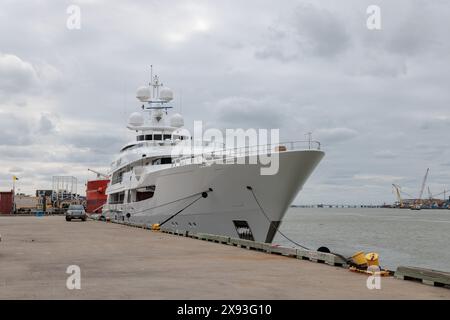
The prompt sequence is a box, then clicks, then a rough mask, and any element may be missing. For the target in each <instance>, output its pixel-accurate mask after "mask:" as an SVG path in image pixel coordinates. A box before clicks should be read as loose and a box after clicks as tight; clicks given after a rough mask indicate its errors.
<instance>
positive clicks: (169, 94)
mask: <svg viewBox="0 0 450 320" xmlns="http://www.w3.org/2000/svg"><path fill="white" fill-rule="evenodd" d="M159 99H161V100H163V101H166V102H169V101H172V100H173V91H172V90H170V89H169V88H162V89H161V90H160V91H159Z"/></svg>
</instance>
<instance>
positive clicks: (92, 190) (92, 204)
mask: <svg viewBox="0 0 450 320" xmlns="http://www.w3.org/2000/svg"><path fill="white" fill-rule="evenodd" d="M108 183H109V180H92V181H88V183H87V188H86V212H87V213H102V209H103V205H104V204H105V203H106V200H107V198H108V196H107V195H106V194H105V192H106V188H107V187H108Z"/></svg>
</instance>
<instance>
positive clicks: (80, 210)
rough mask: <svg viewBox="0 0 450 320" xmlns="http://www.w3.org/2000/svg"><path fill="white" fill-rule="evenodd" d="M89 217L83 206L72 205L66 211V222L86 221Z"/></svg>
mask: <svg viewBox="0 0 450 320" xmlns="http://www.w3.org/2000/svg"><path fill="white" fill-rule="evenodd" d="M86 218H87V215H86V211H85V210H84V207H83V206H82V205H75V204H71V205H70V206H69V208H68V209H67V211H66V221H70V220H72V219H81V220H83V221H86Z"/></svg>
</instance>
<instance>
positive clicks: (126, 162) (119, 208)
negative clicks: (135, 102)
mask: <svg viewBox="0 0 450 320" xmlns="http://www.w3.org/2000/svg"><path fill="white" fill-rule="evenodd" d="M137 98H138V99H139V100H140V101H141V102H142V103H143V104H144V105H143V106H142V113H133V114H132V115H131V116H130V118H129V123H128V128H129V129H130V130H133V131H134V132H135V133H136V139H135V140H134V141H132V142H130V143H128V144H126V145H125V146H124V147H123V148H122V149H121V150H120V153H119V154H118V156H117V157H116V158H115V159H114V161H113V162H112V164H111V171H110V173H109V175H110V177H111V182H110V184H109V186H108V189H107V192H106V193H107V195H108V201H107V204H106V205H105V207H104V215H109V218H110V219H112V220H114V219H115V220H124V221H130V222H136V223H145V224H148V225H153V224H159V225H160V226H161V227H164V228H167V229H173V230H177V231H189V232H203V233H211V234H219V235H226V236H230V237H239V238H243V239H250V240H255V241H261V242H272V240H273V237H274V235H275V233H276V230H277V229H278V227H279V225H280V223H281V221H282V219H283V216H284V214H285V213H286V211H287V209H288V207H289V206H290V204H291V202H292V201H293V200H294V199H295V197H296V196H297V194H298V192H299V191H300V190H301V189H302V187H303V185H304V183H305V182H306V180H307V178H308V177H309V176H310V174H311V173H312V172H313V170H314V169H315V167H316V166H317V164H318V163H319V162H320V160H321V159H322V158H323V156H324V153H323V152H322V151H321V150H320V144H319V143H317V142H314V141H299V142H287V143H272V144H264V145H263V146H245V147H242V148H232V149H227V148H226V146H223V145H222V144H220V145H219V144H217V143H214V142H211V141H194V139H193V138H192V137H191V136H190V134H189V133H188V131H187V130H186V129H184V128H183V126H184V120H183V117H182V116H181V115H180V114H178V113H175V114H173V115H169V111H170V109H171V107H170V106H169V104H170V102H171V101H172V99H173V92H172V91H171V90H170V89H168V88H166V87H164V86H163V85H162V84H161V82H160V80H159V77H158V76H153V75H152V76H151V83H150V84H149V86H144V87H141V88H139V89H138V91H137ZM262 156H264V157H265V158H264V159H265V160H267V159H268V158H270V157H275V156H276V159H277V161H278V170H277V172H276V173H275V174H262V172H263V170H264V168H265V167H267V163H263V162H262V161H259V158H261V157H262Z"/></svg>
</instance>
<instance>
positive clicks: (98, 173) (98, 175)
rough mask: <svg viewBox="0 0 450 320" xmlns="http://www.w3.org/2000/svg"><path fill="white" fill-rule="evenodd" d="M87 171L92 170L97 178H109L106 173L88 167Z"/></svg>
mask: <svg viewBox="0 0 450 320" xmlns="http://www.w3.org/2000/svg"><path fill="white" fill-rule="evenodd" d="M88 171H90V172H93V173H95V174H96V175H97V179H100V178H101V177H103V178H105V179H109V176H108V175H107V174H104V173H101V172H98V171H95V170H92V169H89V168H88Z"/></svg>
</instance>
